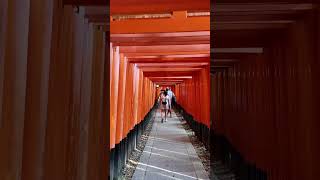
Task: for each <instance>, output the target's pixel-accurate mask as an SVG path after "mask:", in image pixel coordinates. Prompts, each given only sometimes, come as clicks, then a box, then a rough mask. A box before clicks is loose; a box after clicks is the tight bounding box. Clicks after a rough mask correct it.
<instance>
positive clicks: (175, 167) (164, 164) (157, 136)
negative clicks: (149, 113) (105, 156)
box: [131, 112, 209, 180]
mask: <svg viewBox="0 0 320 180" xmlns="http://www.w3.org/2000/svg"><path fill="white" fill-rule="evenodd" d="M131 163H137V164H138V165H137V168H136V170H135V172H134V175H133V177H132V179H134V180H168V179H174V180H195V179H199V180H200V179H203V180H209V178H208V174H207V172H206V171H205V169H204V167H203V165H202V163H201V160H200V159H199V157H198V155H197V153H196V151H195V149H194V147H193V146H192V144H191V142H190V139H189V137H188V135H187V133H186V131H185V129H184V128H183V126H182V124H181V122H180V120H179V119H178V117H177V116H176V114H175V113H174V112H173V113H172V118H168V121H167V122H164V123H161V118H160V112H157V113H156V117H155V120H154V124H153V127H152V130H151V133H150V135H149V139H148V141H147V143H146V146H145V148H144V151H143V153H142V155H141V157H140V162H131Z"/></svg>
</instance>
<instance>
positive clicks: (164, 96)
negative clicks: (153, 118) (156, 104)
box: [160, 91, 170, 122]
mask: <svg viewBox="0 0 320 180" xmlns="http://www.w3.org/2000/svg"><path fill="white" fill-rule="evenodd" d="M169 103H170V99H169V96H168V93H167V91H164V92H163V93H161V95H160V109H161V113H160V114H161V122H163V112H164V121H167V114H168V110H169Z"/></svg>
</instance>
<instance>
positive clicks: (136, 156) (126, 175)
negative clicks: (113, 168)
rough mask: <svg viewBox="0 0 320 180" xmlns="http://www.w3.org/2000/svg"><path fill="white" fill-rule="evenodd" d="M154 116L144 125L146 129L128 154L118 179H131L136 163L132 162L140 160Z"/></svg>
mask: <svg viewBox="0 0 320 180" xmlns="http://www.w3.org/2000/svg"><path fill="white" fill-rule="evenodd" d="M154 118H155V117H154V116H153V117H152V119H151V120H150V122H149V123H148V125H147V126H146V130H145V132H144V133H143V134H142V136H141V139H140V141H139V143H138V144H137V149H135V150H133V151H132V153H131V154H130V157H129V159H128V162H127V164H126V166H125V167H124V168H123V169H122V175H121V177H120V178H119V179H123V180H131V179H132V176H133V174H134V172H135V170H136V167H137V165H138V164H136V163H133V162H139V161H140V157H141V155H142V152H143V150H144V148H145V146H146V143H147V141H148V138H149V134H150V132H151V130H152V125H153V122H154Z"/></svg>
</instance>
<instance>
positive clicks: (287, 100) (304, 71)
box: [0, 0, 320, 180]
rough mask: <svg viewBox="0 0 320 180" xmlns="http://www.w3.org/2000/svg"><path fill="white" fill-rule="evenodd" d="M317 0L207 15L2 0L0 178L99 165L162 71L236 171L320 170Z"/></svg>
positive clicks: (183, 6) (126, 3)
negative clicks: (211, 134) (108, 120)
mask: <svg viewBox="0 0 320 180" xmlns="http://www.w3.org/2000/svg"><path fill="white" fill-rule="evenodd" d="M240 2H241V3H242V4H239V3H240ZM250 2H251V3H250ZM311 2H312V1H311V0H309V1H305V2H301V1H299V0H283V1H279V0H256V1H253V0H252V1H251V0H223V1H222V0H221V1H220V0H217V1H216V2H215V4H214V5H211V8H212V9H211V16H212V18H211V29H210V22H209V17H208V16H207V11H209V8H208V7H210V2H209V1H202V0H198V1H195V0H185V1H183V3H181V2H180V1H178V0H163V1H158V0H121V1H120V0H119V1H118V0H117V1H116V0H113V1H111V3H110V5H109V4H107V1H105V0H64V1H62V0H61V1H60V0H48V1H43V0H2V1H0V13H1V16H0V22H3V23H1V26H0V145H1V148H0V179H10V180H11V179H17V180H18V179H30V180H41V179H54V180H57V179H58V180H69V179H105V177H107V176H108V174H109V167H108V166H109V162H108V154H109V150H110V151H111V154H112V153H114V154H113V155H111V156H112V158H113V161H114V160H115V158H119V155H118V154H119V151H123V147H119V144H121V142H123V140H125V141H127V142H132V139H133V138H132V136H133V135H132V134H133V133H132V132H133V131H135V132H136V131H139V130H141V129H143V125H141V123H142V124H143V122H145V121H146V120H148V112H149V111H150V108H152V106H153V104H154V101H155V96H156V94H157V93H158V92H157V88H156V87H155V85H156V84H158V85H161V86H163V87H167V86H171V87H172V89H173V90H174V92H175V93H176V95H177V99H178V102H179V104H180V105H181V107H182V108H184V109H185V111H184V112H187V113H188V114H184V116H185V119H187V120H188V121H190V122H191V123H192V124H195V125H194V129H195V131H197V132H200V133H198V134H201V133H202V132H204V131H206V129H208V128H209V127H210V130H213V132H214V136H213V137H214V141H213V144H212V145H211V146H212V147H214V148H213V149H214V151H213V155H214V158H220V159H221V160H222V161H223V162H225V164H227V165H228V166H230V167H231V168H233V169H234V170H235V171H236V173H237V174H238V175H239V176H240V177H242V178H241V179H244V180H251V179H265V176H267V177H268V179H272V180H273V179H274V180H278V179H286V180H316V179H319V171H320V170H319V167H320V166H319V162H320V153H319V152H320V143H319V125H320V121H319V119H320V118H319V115H320V113H319V102H320V96H319V94H320V93H319V92H320V78H319V77H320V71H319V69H320V67H319V64H320V63H319V56H320V54H319V52H320V51H319V47H320V46H319V43H320V40H319V37H320V35H319V31H318V30H319V24H320V23H319V22H320V13H319V12H320V11H319V4H318V3H317V2H316V1H314V2H315V3H311ZM235 3H237V4H235ZM252 3H253V4H252ZM142 4H143V5H142ZM109 8H110V12H109V11H108V10H109ZM200 12H201V13H200ZM140 14H148V17H142V16H139V15H140ZM150 14H153V16H151V15H150ZM110 15H111V16H110ZM124 15H126V16H124ZM130 15H136V16H135V18H134V17H133V16H130ZM160 16H161V18H160ZM191 16H192V17H191ZM137 18H138V19H137ZM141 18H144V19H141ZM26 22H28V23H26ZM154 24H156V25H155V26H153V25H154ZM209 30H210V31H211V33H210V32H209ZM109 34H110V35H109ZM210 34H211V36H210ZM210 39H211V40H210ZM110 42H111V43H110ZM210 42H211V43H210ZM209 44H210V45H209ZM210 46H211V53H213V54H211V55H210V53H209V49H210ZM109 55H110V59H109ZM209 57H210V58H209ZM209 59H211V61H210V60H209ZM212 60H213V61H212ZM164 62H166V63H164ZM209 63H210V65H211V67H210V68H209V67H208V65H209ZM208 68H209V69H208ZM209 71H210V73H211V74H210V82H211V87H210V88H209V87H207V85H208V84H209V83H208V81H209V79H208V78H209V77H208V73H209ZM39 74H40V75H39ZM110 77H111V78H110ZM109 79H111V84H110V85H111V87H110V89H109V88H106V87H108V85H107V84H108V81H109ZM209 90H210V91H209ZM209 92H211V98H208V96H209ZM208 99H211V105H212V106H210V108H211V118H209V115H208V112H209V110H208V109H207V108H209V102H208ZM109 101H110V107H111V109H110V112H109V109H108V108H109V104H108V102H109ZM122 112H123V113H122ZM108 113H110V126H111V127H110V129H108V128H107V127H108V122H107V121H106V119H109V114H108ZM210 120H211V121H210ZM137 127H138V128H137ZM137 129H138V130H137ZM199 129H200V130H199ZM109 130H111V132H110V134H109ZM211 132H212V131H211ZM109 135H110V139H109ZM109 140H110V145H109V144H107V143H108V142H109ZM203 140H206V139H205V138H203ZM122 144H124V143H122ZM128 144H130V143H128ZM131 144H132V143H131ZM120 146H121V145H120ZM125 149H128V147H125ZM115 152H117V153H115ZM121 157H122V159H123V156H121ZM111 160H112V159H111ZM114 162H115V161H114ZM118 162H122V164H116V163H114V164H112V165H111V164H110V166H112V167H113V168H114V169H113V171H112V173H117V171H119V166H120V165H123V160H120V161H118ZM117 167H118V168H117Z"/></svg>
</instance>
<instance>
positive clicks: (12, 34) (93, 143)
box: [0, 0, 109, 180]
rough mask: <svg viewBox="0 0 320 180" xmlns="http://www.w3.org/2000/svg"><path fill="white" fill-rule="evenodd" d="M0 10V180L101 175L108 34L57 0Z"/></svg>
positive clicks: (18, 0) (7, 2) (9, 4)
mask: <svg viewBox="0 0 320 180" xmlns="http://www.w3.org/2000/svg"><path fill="white" fill-rule="evenodd" d="M0 13H1V15H0V18H1V19H0V22H1V26H0V147H1V149H0V159H1V160H0V179H3V180H18V179H30V180H43V179H52V180H57V179H59V180H64V179H65V180H70V179H83V180H85V179H104V178H106V177H107V173H108V167H107V166H108V160H107V157H106V155H107V151H108V146H109V145H108V144H106V143H107V142H108V139H107V136H108V128H107V122H106V121H105V119H107V117H108V116H109V115H108V114H107V113H108V112H107V109H108V108H107V107H108V104H107V102H108V101H107V98H108V97H109V88H107V87H105V86H103V85H104V84H107V83H106V82H108V79H109V65H108V61H107V59H108V54H109V52H108V51H109V47H108V46H109V43H106V41H107V39H106V38H108V36H106V34H105V32H103V31H101V30H99V27H98V26H95V25H94V24H91V23H88V22H87V21H86V19H85V18H84V10H83V9H80V12H79V13H77V12H75V11H74V9H73V8H72V7H71V6H63V4H62V2H61V1H56V0H48V1H43V0H2V1H1V2H0Z"/></svg>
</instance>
